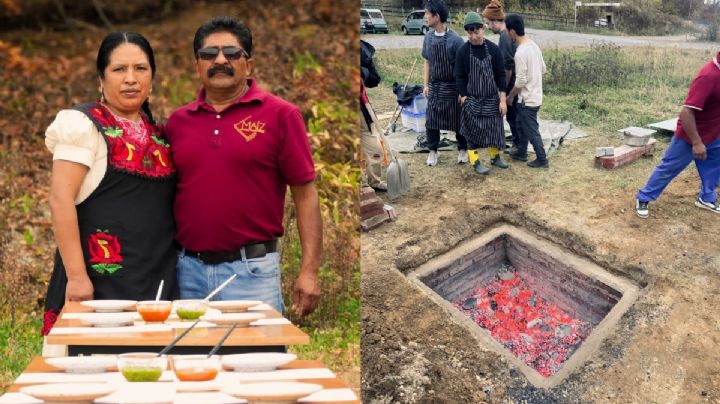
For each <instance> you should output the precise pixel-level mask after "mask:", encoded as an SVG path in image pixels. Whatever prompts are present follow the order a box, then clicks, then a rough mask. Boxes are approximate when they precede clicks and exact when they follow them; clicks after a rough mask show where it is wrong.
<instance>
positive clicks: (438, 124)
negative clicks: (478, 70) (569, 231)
mask: <svg viewBox="0 0 720 404" xmlns="http://www.w3.org/2000/svg"><path fill="white" fill-rule="evenodd" d="M447 36H448V34H447V33H445V35H444V36H443V37H442V38H443V41H442V42H441V43H434V44H432V45H431V46H430V58H429V59H428V62H429V63H430V80H429V82H428V87H429V92H428V103H427V117H426V121H425V127H426V128H427V129H436V130H449V131H453V132H455V133H457V132H458V129H459V128H458V126H459V125H458V121H459V120H460V104H459V103H458V91H457V85H456V84H455V76H454V74H453V67H452V64H450V58H449V56H448V51H447Z"/></svg>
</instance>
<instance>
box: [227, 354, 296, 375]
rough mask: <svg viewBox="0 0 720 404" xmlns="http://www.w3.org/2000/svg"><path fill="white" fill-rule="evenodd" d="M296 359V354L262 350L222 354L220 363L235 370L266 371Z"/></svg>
mask: <svg viewBox="0 0 720 404" xmlns="http://www.w3.org/2000/svg"><path fill="white" fill-rule="evenodd" d="M295 359H297V355H295V354H291V353H279V352H277V353H276V352H267V353H265V352H263V353H247V354H234V355H224V356H223V358H222V361H221V362H222V365H223V366H224V367H226V368H231V369H233V370H235V371H236V372H266V371H270V370H275V369H277V367H278V366H282V365H285V364H286V363H290V362H292V361H294V360H295Z"/></svg>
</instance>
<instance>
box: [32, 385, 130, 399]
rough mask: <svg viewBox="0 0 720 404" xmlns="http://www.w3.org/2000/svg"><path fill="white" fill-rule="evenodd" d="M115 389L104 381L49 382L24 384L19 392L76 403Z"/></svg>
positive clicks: (104, 394)
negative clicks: (31, 384)
mask: <svg viewBox="0 0 720 404" xmlns="http://www.w3.org/2000/svg"><path fill="white" fill-rule="evenodd" d="M115 389H116V387H114V386H111V385H109V384H106V383H51V384H36V385H34V386H25V387H23V388H21V389H20V392H21V393H25V394H27V395H29V396H33V397H35V398H38V399H40V400H44V401H52V402H74V403H77V402H92V400H94V399H96V398H98V397H103V396H107V395H108V394H110V393H112V392H113V391H115Z"/></svg>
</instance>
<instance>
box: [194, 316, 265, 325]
mask: <svg viewBox="0 0 720 404" xmlns="http://www.w3.org/2000/svg"><path fill="white" fill-rule="evenodd" d="M261 318H265V314H263V313H221V314H205V315H204V316H202V317H200V319H201V320H203V321H208V322H211V323H214V324H224V325H232V324H237V326H238V327H247V326H248V325H250V323H252V322H253V321H257V320H260V319H261Z"/></svg>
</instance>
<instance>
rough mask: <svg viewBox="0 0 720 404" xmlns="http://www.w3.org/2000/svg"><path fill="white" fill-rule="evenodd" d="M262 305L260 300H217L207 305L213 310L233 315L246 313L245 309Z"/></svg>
mask: <svg viewBox="0 0 720 404" xmlns="http://www.w3.org/2000/svg"><path fill="white" fill-rule="evenodd" d="M258 304H262V301H260V300H218V301H214V302H210V303H208V305H209V306H210V307H212V308H213V309H218V310H220V311H222V312H223V313H233V312H242V311H247V309H249V308H251V307H254V306H257V305H258Z"/></svg>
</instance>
